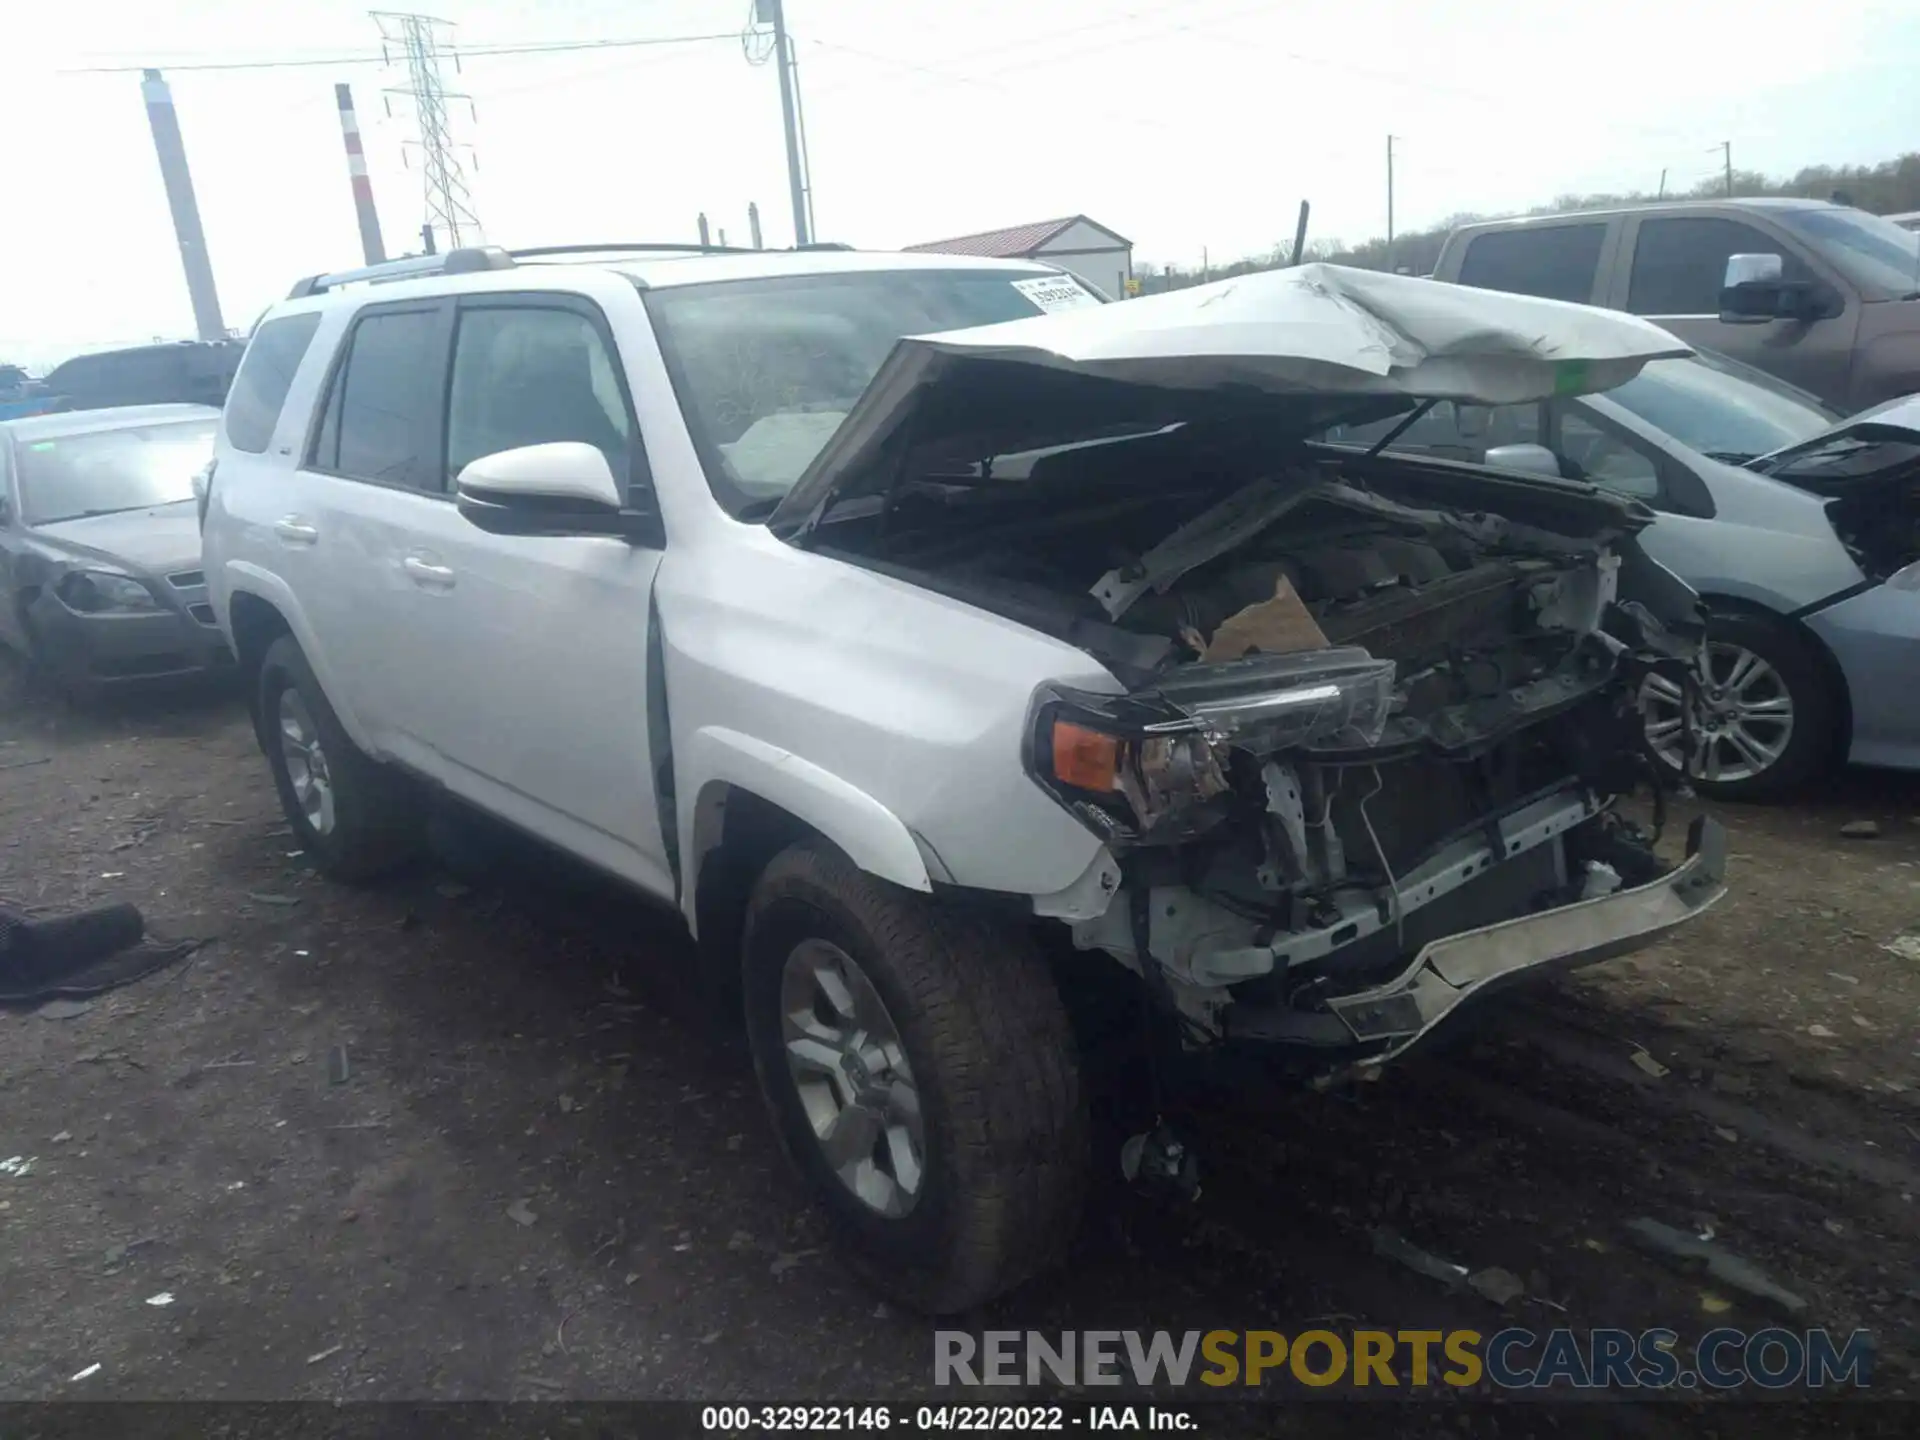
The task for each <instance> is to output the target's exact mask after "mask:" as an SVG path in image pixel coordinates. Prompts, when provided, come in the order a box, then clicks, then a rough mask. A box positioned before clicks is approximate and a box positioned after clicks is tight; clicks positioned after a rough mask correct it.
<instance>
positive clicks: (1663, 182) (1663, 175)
mask: <svg viewBox="0 0 1920 1440" xmlns="http://www.w3.org/2000/svg"><path fill="white" fill-rule="evenodd" d="M1653 198H1654V199H1656V200H1664V199H1666V198H1667V172H1666V170H1665V169H1662V170H1661V171H1660V193H1659V194H1658V195H1656V196H1654V197H1653Z"/></svg>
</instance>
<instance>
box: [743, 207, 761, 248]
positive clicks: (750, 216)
mask: <svg viewBox="0 0 1920 1440" xmlns="http://www.w3.org/2000/svg"><path fill="white" fill-rule="evenodd" d="M747 233H748V234H749V235H751V236H753V248H754V249H756V250H762V249H765V248H766V247H765V246H763V245H762V244H761V243H760V207H759V205H758V204H756V203H755V202H754V201H751V200H749V201H748V202H747Z"/></svg>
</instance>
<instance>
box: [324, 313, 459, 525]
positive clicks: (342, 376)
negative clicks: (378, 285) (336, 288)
mask: <svg viewBox="0 0 1920 1440" xmlns="http://www.w3.org/2000/svg"><path fill="white" fill-rule="evenodd" d="M450 310H451V307H450V306H447V305H443V304H440V303H437V302H436V303H434V304H431V305H425V306H419V307H404V308H393V309H382V310H369V311H367V312H366V313H364V314H363V315H361V316H360V318H359V319H358V320H357V321H355V322H354V327H353V331H352V333H351V334H350V335H349V336H348V337H347V347H346V352H345V354H344V355H343V356H342V357H341V361H340V364H339V365H338V366H336V367H335V370H334V375H333V382H332V387H331V390H330V392H329V394H328V397H327V405H326V410H325V417H324V419H323V420H322V422H321V426H320V433H319V435H318V436H317V437H316V439H315V441H314V447H313V454H312V457H311V464H312V466H313V468H315V469H317V470H325V471H328V472H330V473H332V474H335V475H341V476H344V477H346V478H347V479H350V480H370V481H372V482H374V483H375V484H378V485H396V486H400V487H402V488H404V489H408V490H425V491H429V492H431V493H436V494H437V493H439V492H441V491H442V490H444V489H445V485H444V483H443V482H444V475H443V471H442V467H441V462H440V397H441V395H442V394H443V393H444V389H445V378H446V357H447V324H448V318H449V314H450Z"/></svg>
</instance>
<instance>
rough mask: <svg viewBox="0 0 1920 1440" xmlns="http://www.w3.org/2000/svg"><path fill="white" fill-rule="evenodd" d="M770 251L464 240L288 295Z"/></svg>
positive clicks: (832, 245)
mask: <svg viewBox="0 0 1920 1440" xmlns="http://www.w3.org/2000/svg"><path fill="white" fill-rule="evenodd" d="M851 249H853V246H851V245H848V244H845V243H843V242H841V241H838V240H816V241H812V242H810V243H809V244H806V245H795V246H794V247H793V250H795V251H804V250H851ZM766 253H768V252H766V251H763V250H752V249H749V248H747V247H746V246H744V245H702V244H700V243H699V242H698V241H695V242H693V243H692V244H685V245H683V244H675V243H673V242H671V241H635V240H627V241H620V242H616V243H615V244H612V245H537V246H534V247H533V248H531V249H526V250H503V249H501V248H500V247H499V246H497V245H468V246H463V247H461V248H459V249H454V250H449V251H447V252H446V253H445V254H444V255H409V256H408V257H407V258H406V259H404V260H389V261H387V262H386V263H385V264H381V265H365V266H362V267H361V268H360V269H358V270H336V271H334V272H333V273H331V274H328V275H309V276H308V277H307V278H306V279H304V280H301V281H299V282H298V283H296V284H295V285H294V287H293V290H292V291H291V292H290V293H289V294H288V296H287V298H288V299H289V300H304V299H305V298H306V297H307V296H309V295H319V294H323V293H324V292H326V291H328V290H337V289H339V288H340V287H341V286H342V285H355V284H366V285H379V284H384V283H385V282H387V281H389V280H415V279H418V278H419V277H421V276H423V275H471V274H475V273H477V272H479V271H483V270H511V269H513V268H514V266H515V264H516V263H517V262H518V261H521V260H541V259H546V258H548V257H552V256H562V255H623V254H626V255H639V254H647V255H676V254H692V255H759V254H766Z"/></svg>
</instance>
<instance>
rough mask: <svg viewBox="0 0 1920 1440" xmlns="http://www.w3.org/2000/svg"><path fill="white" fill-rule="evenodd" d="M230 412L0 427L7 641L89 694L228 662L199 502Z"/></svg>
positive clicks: (154, 409) (86, 417) (118, 412)
mask: <svg viewBox="0 0 1920 1440" xmlns="http://www.w3.org/2000/svg"><path fill="white" fill-rule="evenodd" d="M219 419H220V412H219V411H218V410H215V409H213V408H211V407H210V406H206V405H139V406H127V407H124V408H120V409H111V410H84V411H70V412H65V413H61V414H54V415H36V416H31V417H28V418H25V419H19V420H10V421H6V422H4V423H0V642H4V643H5V644H6V645H7V646H8V647H10V648H12V649H14V650H16V651H18V652H19V653H21V654H23V655H25V656H27V657H28V658H29V659H30V660H31V661H33V663H34V664H35V666H36V667H37V668H39V669H40V670H41V671H43V672H44V673H45V674H46V675H48V676H49V677H50V678H51V679H53V680H54V681H55V682H56V683H57V684H59V685H60V686H61V687H62V688H63V689H66V690H67V691H69V692H78V693H88V692H95V691H99V690H102V689H105V688H108V687H111V686H115V685H119V684H124V683H127V682H131V681H141V680H152V679H158V678H162V677H166V676H176V675H193V674H198V673H201V672H205V671H209V670H215V669H219V668H220V667H222V666H224V665H227V664H230V663H231V657H230V656H229V654H228V652H227V648H226V645H225V642H224V641H223V640H222V639H221V636H220V632H219V630H218V629H217V628H215V625H214V620H213V611H212V610H211V609H209V608H208V606H207V596H206V581H205V578H204V577H203V576H202V575H201V573H200V525H199V516H198V513H197V510H196V507H195V504H194V479H195V475H196V474H197V473H198V472H199V471H200V470H201V469H202V468H203V467H204V466H205V465H206V464H207V463H208V461H209V460H210V459H211V458H212V455H213V435H214V428H215V426H216V425H217V424H218V422H219Z"/></svg>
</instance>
